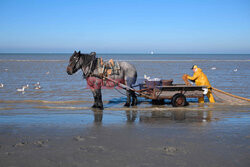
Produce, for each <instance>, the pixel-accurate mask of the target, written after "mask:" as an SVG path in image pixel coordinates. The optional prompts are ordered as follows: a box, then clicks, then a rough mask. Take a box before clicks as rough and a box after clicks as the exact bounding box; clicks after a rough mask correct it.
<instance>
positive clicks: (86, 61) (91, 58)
mask: <svg viewBox="0 0 250 167" xmlns="http://www.w3.org/2000/svg"><path fill="white" fill-rule="evenodd" d="M80 57H82V59H83V64H82V65H83V66H86V65H89V63H90V62H91V61H94V60H95V59H96V53H95V52H91V53H90V54H80Z"/></svg>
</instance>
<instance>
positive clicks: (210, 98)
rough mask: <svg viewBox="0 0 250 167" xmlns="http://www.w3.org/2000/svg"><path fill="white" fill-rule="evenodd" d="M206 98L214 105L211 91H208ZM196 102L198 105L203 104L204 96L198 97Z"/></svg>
mask: <svg viewBox="0 0 250 167" xmlns="http://www.w3.org/2000/svg"><path fill="white" fill-rule="evenodd" d="M207 97H208V99H209V102H210V103H214V102H215V101H214V96H213V94H212V91H211V89H208V92H207ZM198 102H199V103H204V96H203V97H199V98H198Z"/></svg>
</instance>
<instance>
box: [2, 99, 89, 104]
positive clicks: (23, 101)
mask: <svg viewBox="0 0 250 167" xmlns="http://www.w3.org/2000/svg"><path fill="white" fill-rule="evenodd" d="M92 102H93V101H84V100H75V101H47V100H0V103H43V104H79V103H92Z"/></svg>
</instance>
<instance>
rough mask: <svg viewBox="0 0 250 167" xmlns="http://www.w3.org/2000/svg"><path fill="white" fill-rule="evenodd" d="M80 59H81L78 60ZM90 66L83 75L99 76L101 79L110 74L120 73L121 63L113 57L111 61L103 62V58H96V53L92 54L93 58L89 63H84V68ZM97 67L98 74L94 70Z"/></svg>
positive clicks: (85, 76)
mask: <svg viewBox="0 0 250 167" xmlns="http://www.w3.org/2000/svg"><path fill="white" fill-rule="evenodd" d="M78 61H79V60H78ZM87 67H89V68H88V71H86V72H83V77H84V78H87V77H91V76H92V77H98V78H100V79H105V78H106V77H108V76H109V75H119V73H120V65H119V63H118V62H114V61H113V60H112V59H110V60H109V61H105V62H103V60H102V58H96V57H95V55H92V56H91V59H90V61H89V62H88V63H86V64H84V65H82V68H83V69H84V70H83V71H85V69H86V68H87ZM95 68H97V74H94V73H93V71H94V70H95Z"/></svg>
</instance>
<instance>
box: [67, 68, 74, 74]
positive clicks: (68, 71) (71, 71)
mask: <svg viewBox="0 0 250 167" xmlns="http://www.w3.org/2000/svg"><path fill="white" fill-rule="evenodd" d="M67 73H68V74H69V75H72V74H73V69H72V68H70V67H67Z"/></svg>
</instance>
